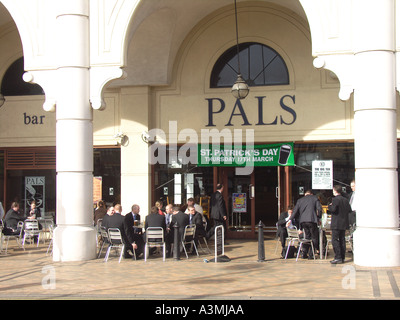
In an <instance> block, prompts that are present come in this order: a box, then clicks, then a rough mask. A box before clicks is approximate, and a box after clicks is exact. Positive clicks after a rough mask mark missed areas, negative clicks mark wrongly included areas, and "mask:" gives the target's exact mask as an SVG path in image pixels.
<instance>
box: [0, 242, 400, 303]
mask: <svg viewBox="0 0 400 320" xmlns="http://www.w3.org/2000/svg"><path fill="white" fill-rule="evenodd" d="M264 243H265V261H263V262H258V261H257V260H258V244H257V241H253V240H252V241H249V240H229V244H228V245H227V246H226V247H225V254H226V256H228V257H229V258H230V259H231V261H230V262H223V263H213V262H209V263H206V262H204V259H209V260H210V259H212V258H213V256H212V255H209V254H205V253H201V254H200V257H197V256H190V257H189V259H186V257H184V256H182V257H181V260H179V261H176V260H174V259H167V260H166V261H165V262H163V261H162V258H161V256H160V255H158V254H156V255H154V256H151V257H150V259H149V260H148V261H147V262H144V260H143V259H142V260H138V261H132V260H130V259H129V260H122V261H121V263H118V258H117V256H116V255H115V254H111V255H110V258H109V261H108V262H106V263H105V262H103V259H102V258H101V259H96V260H91V261H85V262H64V263H60V262H53V261H52V258H51V256H49V255H46V250H47V245H40V246H39V248H36V247H35V246H31V245H28V246H27V247H26V250H25V251H23V250H22V249H20V248H19V247H18V246H17V245H16V243H15V241H12V242H10V246H9V250H8V254H7V255H4V254H1V255H0V266H1V270H2V272H1V275H0V299H44V300H47V299H57V300H59V299H63V300H64V299H91V300H92V299H143V300H147V299H150V300H169V299H172V300H182V299H184V300H187V299H188V300H269V299H285V300H286V299H307V300H310V299H311V300H313V299H324V300H325V299H399V298H400V291H399V285H400V268H362V267H358V266H355V265H354V264H353V262H352V255H351V254H350V253H349V254H348V258H347V262H346V263H345V264H343V265H336V266H334V265H331V264H330V263H329V260H330V258H329V256H328V259H327V260H319V259H317V260H316V261H314V260H300V259H299V261H298V262H296V261H295V259H288V260H282V259H280V258H279V253H280V252H279V251H280V249H278V253H277V254H275V246H276V240H265V242H264ZM210 247H211V249H212V246H210ZM330 256H332V254H331V255H330ZM102 257H104V255H103V256H102Z"/></svg>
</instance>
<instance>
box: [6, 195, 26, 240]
mask: <svg viewBox="0 0 400 320" xmlns="http://www.w3.org/2000/svg"><path fill="white" fill-rule="evenodd" d="M25 219H26V217H25V216H24V215H23V214H22V213H21V212H20V211H19V203H18V202H13V203H12V204H11V209H10V210H8V211H7V213H6V215H5V219H4V224H5V228H4V230H3V233H4V234H5V235H17V234H19V233H20V230H19V229H18V228H17V226H18V222H20V221H22V222H23V221H24V220H25Z"/></svg>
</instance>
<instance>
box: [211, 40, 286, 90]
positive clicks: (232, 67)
mask: <svg viewBox="0 0 400 320" xmlns="http://www.w3.org/2000/svg"><path fill="white" fill-rule="evenodd" d="M239 58H240V71H241V74H242V77H243V79H244V80H245V81H246V83H247V84H248V85H249V86H250V87H254V86H271V85H287V84H289V73H288V69H287V67H286V63H285V61H284V60H283V59H282V57H281V56H280V55H279V54H278V53H277V52H276V51H275V50H274V49H272V48H270V47H268V46H266V45H263V44H260V43H254V42H246V43H241V44H239ZM237 74H238V58H237V46H234V47H232V48H230V49H228V50H227V51H225V52H224V53H223V54H222V56H221V57H220V58H219V59H218V60H217V62H216V63H215V66H214V68H213V70H212V72H211V80H210V87H211V88H228V87H231V86H232V85H233V84H234V83H235V81H236V78H237Z"/></svg>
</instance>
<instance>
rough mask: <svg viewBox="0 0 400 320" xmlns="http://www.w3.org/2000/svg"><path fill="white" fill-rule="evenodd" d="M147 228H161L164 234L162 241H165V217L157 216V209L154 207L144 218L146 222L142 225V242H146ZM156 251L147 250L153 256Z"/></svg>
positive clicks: (153, 249)
mask: <svg viewBox="0 0 400 320" xmlns="http://www.w3.org/2000/svg"><path fill="white" fill-rule="evenodd" d="M147 228H162V229H163V233H164V241H165V237H166V229H167V225H166V223H165V217H164V216H162V215H160V214H159V212H158V208H157V207H156V206H154V207H151V209H150V213H149V215H148V216H147V217H146V220H145V223H144V230H145V233H144V235H143V240H144V241H146V232H147ZM156 249H157V248H151V250H149V253H150V254H153V253H154V252H155V251H156Z"/></svg>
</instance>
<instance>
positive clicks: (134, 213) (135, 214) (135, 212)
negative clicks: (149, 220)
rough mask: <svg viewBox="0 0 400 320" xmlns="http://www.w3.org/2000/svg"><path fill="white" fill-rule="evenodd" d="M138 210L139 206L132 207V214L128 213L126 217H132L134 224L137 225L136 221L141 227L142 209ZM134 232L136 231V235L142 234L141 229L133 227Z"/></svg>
mask: <svg viewBox="0 0 400 320" xmlns="http://www.w3.org/2000/svg"><path fill="white" fill-rule="evenodd" d="M138 208H139V206H138V205H136V204H134V205H133V206H132V207H131V212H129V213H127V214H126V215H125V216H129V215H130V216H131V217H132V218H133V224H135V221H136V223H137V224H138V225H139V224H140V214H139V210H140V208H139V209H138ZM133 230H135V233H139V234H141V233H142V229H141V228H137V227H133Z"/></svg>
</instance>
